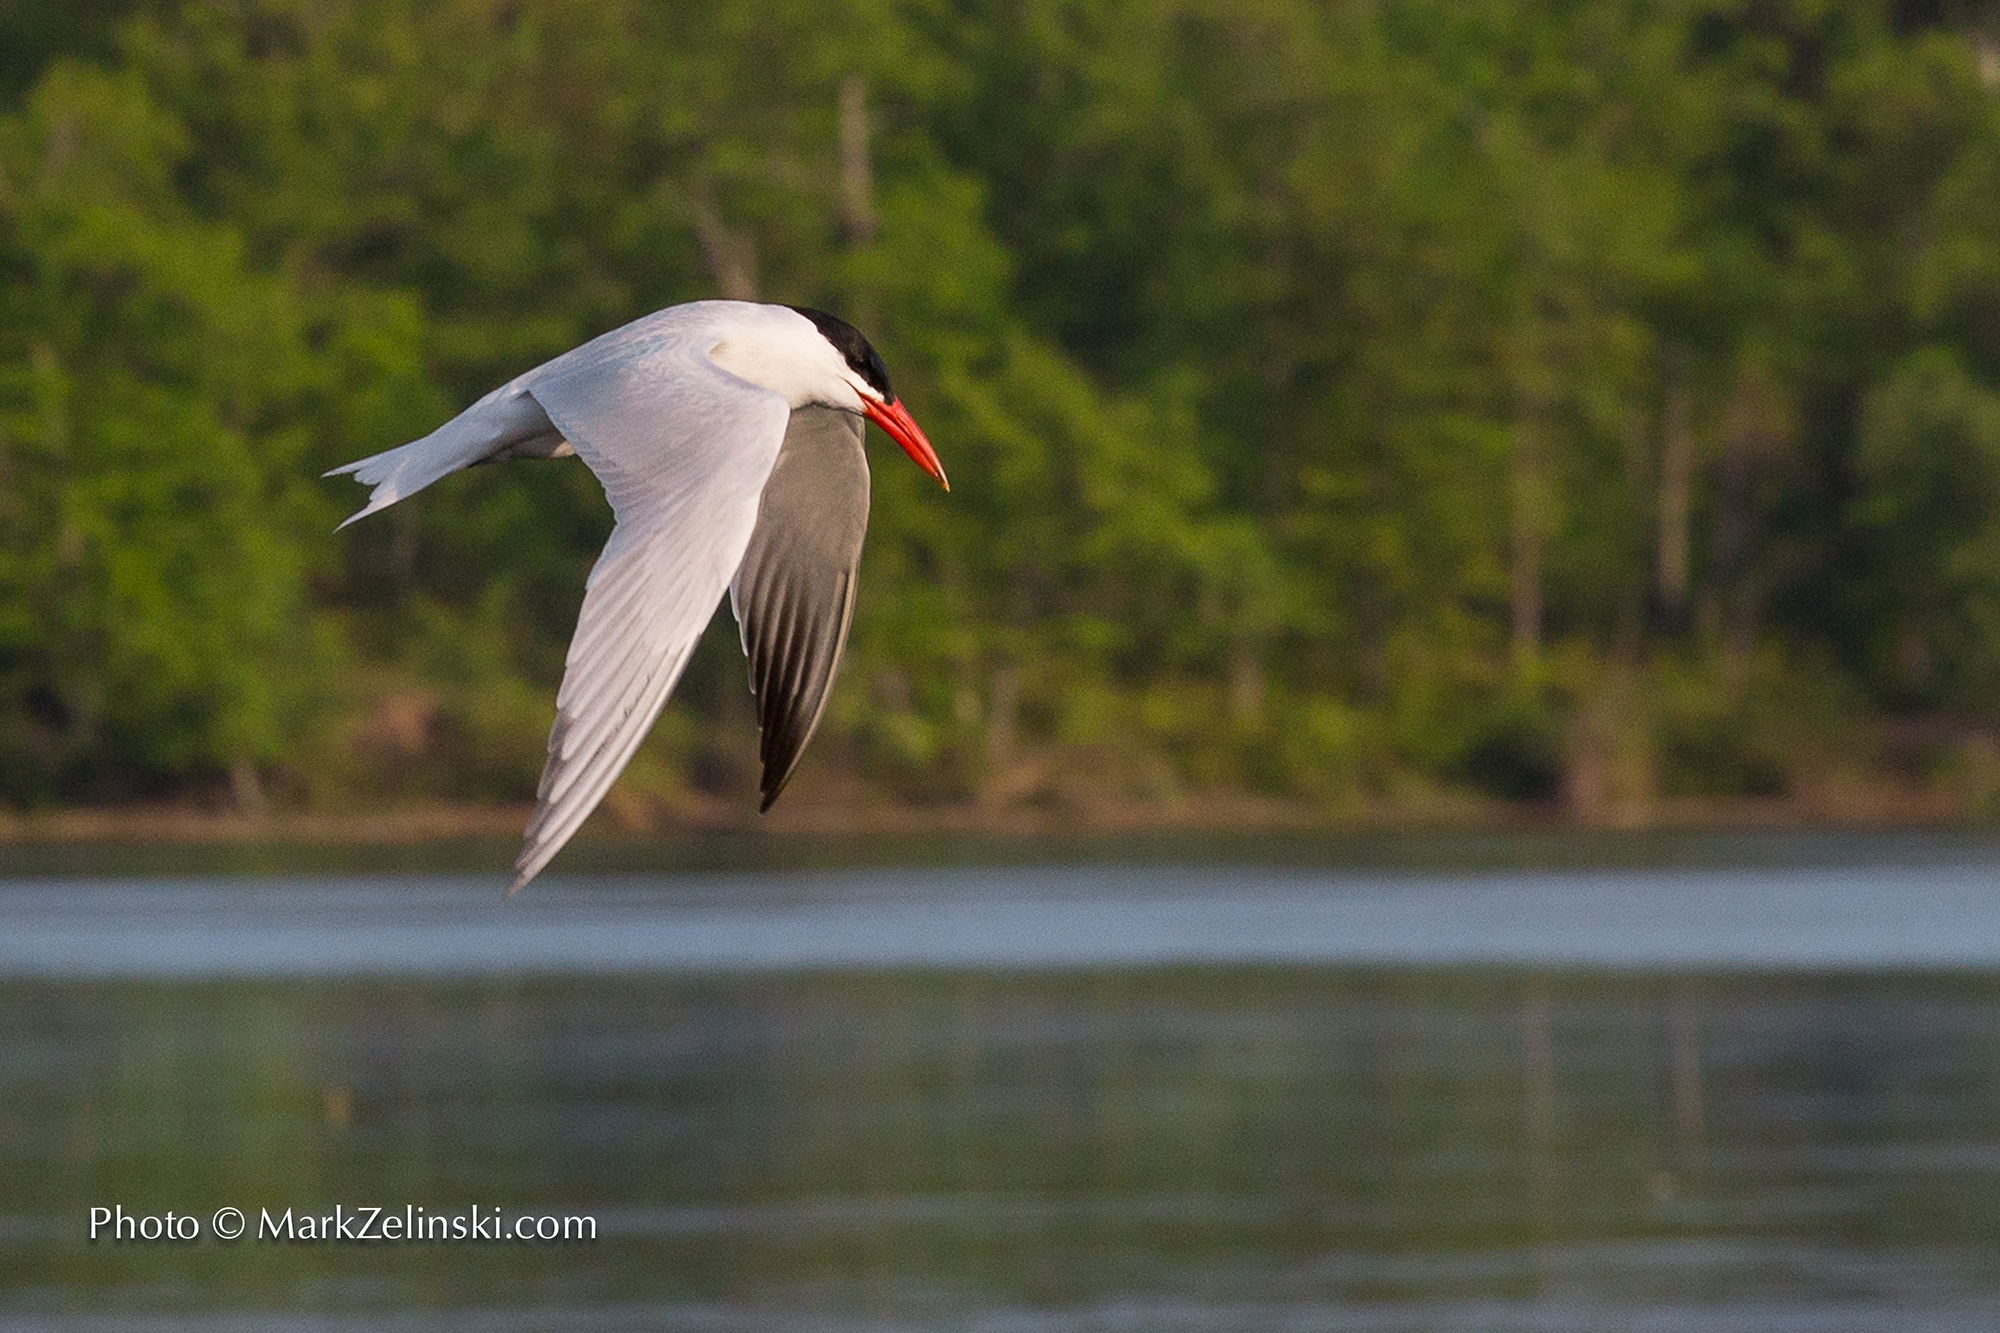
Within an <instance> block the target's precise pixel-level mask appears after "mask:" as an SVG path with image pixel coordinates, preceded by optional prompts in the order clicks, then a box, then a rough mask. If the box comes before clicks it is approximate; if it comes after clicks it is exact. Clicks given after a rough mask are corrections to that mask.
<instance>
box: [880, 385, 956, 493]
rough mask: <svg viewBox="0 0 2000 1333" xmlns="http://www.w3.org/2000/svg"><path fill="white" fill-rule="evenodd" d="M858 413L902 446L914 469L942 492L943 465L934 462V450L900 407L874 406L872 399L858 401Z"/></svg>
mask: <svg viewBox="0 0 2000 1333" xmlns="http://www.w3.org/2000/svg"><path fill="white" fill-rule="evenodd" d="M861 411H862V413H863V414H864V415H865V416H867V418H868V419H869V420H870V421H872V422H874V423H875V424H876V425H878V426H880V427H881V428H882V429H883V430H884V431H886V432H887V433H888V435H889V438H890V439H892V440H894V441H895V442H896V443H897V444H900V445H902V446H903V452H904V453H906V454H908V455H909V456H910V457H911V458H912V459H914V460H915V461H916V464H917V466H918V467H920V468H922V469H923V470H924V471H926V472H928V473H930V474H931V475H932V476H933V477H936V478H937V484H938V485H940V486H942V487H944V488H945V489H946V490H950V489H951V483H950V482H948V481H946V480H945V479H944V464H942V463H940V462H938V456H937V450H935V449H933V448H931V442H930V441H929V440H927V439H925V438H924V433H923V431H922V430H920V429H918V427H917V423H916V422H915V421H913V420H911V419H910V414H909V413H908V412H906V411H904V410H903V405H902V404H901V403H878V402H876V401H874V400H873V399H872V398H863V399H862V400H861Z"/></svg>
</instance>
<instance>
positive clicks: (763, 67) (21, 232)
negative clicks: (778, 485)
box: [0, 0, 2000, 818]
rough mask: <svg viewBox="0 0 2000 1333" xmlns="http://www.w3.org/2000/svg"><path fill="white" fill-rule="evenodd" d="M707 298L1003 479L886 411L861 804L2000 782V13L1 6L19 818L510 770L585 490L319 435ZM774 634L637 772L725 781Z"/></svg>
mask: <svg viewBox="0 0 2000 1333" xmlns="http://www.w3.org/2000/svg"><path fill="white" fill-rule="evenodd" d="M716 294H721V295H728V296H737V297H756V298H759V299H767V300H782V301H788V302H796V303H810V304H815V305H821V306H825V307H827V308H830V309H834V310H838V311H842V312H844V313H846V314H847V315H848V316H849V317H850V318H851V319H852V320H853V321H854V322H856V323H857V324H859V325H860V326H862V327H863V328H864V329H865V330H866V331H867V332H868V333H869V334H870V336H871V337H872V338H873V340H874V341H875V343H876V345H877V346H878V347H879V348H880V349H881V350H882V352H883V355H884V357H885V359H886V360H887V362H888V364H889V366H890V367H891V368H892V370H893V372H894V373H895V375H896V378H897V385H898V388H899V390H900V391H901V392H902V394H903V396H904V397H905V398H906V399H907V400H908V401H909V402H910V403H911V405H912V408H913V410H914V411H915V412H916V414H917V416H918V419H919V420H921V421H922V422H923V423H924V425H925V427H926V429H927V430H928V432H929V434H930V436H931V438H932V439H933V440H934V441H935V442H936V443H937V445H938V447H939V452H940V454H941V455H942V456H943V457H944V459H945V462H946V464H947V466H948V467H949V468H950V471H951V475H952V477H953V479H954V481H955V483H956V489H954V491H953V492H952V493H951V495H950V496H949V497H946V496H943V495H940V494H938V493H936V492H935V491H934V490H933V489H930V488H928V487H927V484H926V483H925V481H924V479H923V478H922V477H921V476H920V475H919V474H918V473H917V472H916V471H915V470H914V469H912V468H909V467H907V466H904V465H903V464H902V462H901V460H900V457H899V456H897V455H895V454H894V453H893V452H891V453H886V454H885V453H881V452H879V451H878V453H877V455H876V457H877V469H876V471H877V480H876V505H875V515H874V521H873V525H872V529H871V532H870V538H869V548H868V554H867V563H866V568H865V570H864V578H863V584H862V592H861V600H860V605H859V609H858V614H857V620H856V625H855V629H854V636H853V641H852V645H851V647H850V655H849V659H848V664H847V666H846V668H845V671H844V676H843V680H842V683H841V686H840V690H839V693H838V695H837V698H836V701H835V704H834V706H833V709H832V711H831V713H830V715H829V718H828V721H827V724H826V727H825V729H824V732H823V735H822V739H821V741H820V742H819V744H818V746H817V747H816V750H815V756H816V762H817V764H818V765H820V766H821V767H822V768H823V769H825V770H826V771H827V772H852V773H857V774H860V775H862V776H863V777H864V778H865V779H867V781H868V782H869V783H870V784H871V789H873V790H878V791H888V792H894V793H900V794H902V795H904V796H909V797H921V798H938V797H945V798H959V797H970V796H982V797H985V798H987V799H989V800H995V801H1013V800H1022V801H1055V802H1062V801H1065V800H1068V799H1069V798H1070V797H1071V796H1073V795H1074V796H1077V797H1078V799H1083V797H1082V796H1081V795H1080V793H1088V792H1091V791H1096V792H1101V793H1104V794H1109V795H1114V796H1125V797H1139V798H1152V799H1159V798H1172V797H1173V796H1175V795H1176V794H1177V793H1182V792H1186V791H1189V790H1197V789H1202V788H1212V787H1230V788H1246V787H1247V788H1252V789H1257V790H1263V791H1270V792H1277V793H1285V794H1292V795H1298V796H1303V797H1307V798H1310V799H1312V800H1316V801H1322V802H1325V803H1327V805H1328V806H1329V807H1330V808H1334V809H1338V808H1343V807H1351V806H1352V805H1354V804H1355V803H1367V802H1377V801H1386V802H1391V803H1394V802H1417V803H1418V804H1419V805H1421V804H1422V802H1424V801H1425V800H1427V799H1430V798H1431V797H1434V796H1440V795H1443V796H1449V794H1451V793H1454V792H1464V791H1474V792H1485V793H1488V794H1490V795H1494V796H1498V797H1502V798H1508V799H1545V798H1554V797H1557V796H1562V797H1564V798H1566V799H1567V800H1568V801H1569V802H1570V803H1571V805H1572V807H1573V808H1574V809H1576V810H1577V811H1578V812H1579V813H1580V814H1582V815H1584V816H1585V817H1591V818H1597V817H1617V815H1618V813H1619V812H1620V811H1632V810H1642V809H1643V808H1644V805H1645V803H1646V802H1647V801H1649V800H1651V799H1652V798H1654V797H1656V796H1659V795H1714V796H1733V795H1770V794H1779V793H1786V792H1796V791H1798V790H1800V789H1801V788H1802V787H1805V786H1809V785H1811V784H1812V783H1815V782H1822V781H1825V780H1827V779H1826V777H1825V775H1826V774H1828V773H1833V772H1839V773H1846V774H1849V775H1862V776H1865V775H1867V774H1871V773H1872V774H1880V773H1882V772H1885V771H1897V772H1905V775H1906V776H1909V775H1914V776H1916V777H1918V778H1921V779H1923V780H1925V781H1931V780H1934V779H1936V780H1943V779H1946V778H1949V777H1950V775H1951V774H1952V773H1956V772H1959V771H1961V770H1965V771H1970V772H1972V773H1973V774H1974V778H1973V779H1969V781H1972V784H1973V787H1974V788H1976V789H1977V792H1979V793H1987V792H1989V789H1993V788H1995V787H1996V786H2000V782H1996V779H1995V777H1994V776H1993V775H1994V774H1995V773H2000V752H1996V751H1995V750H1994V747H1993V746H1992V744H1991V742H1990V741H1988V740H1985V739H1983V737H1984V736H1985V729H1986V728H1987V727H1988V726H1989V725H1990V724H1993V723H1995V722H2000V15H1996V13H1995V11H1994V8H1993V7H1991V6H1986V5H1975V4H1970V3H1967V4H1958V5H1954V4H1950V3H1935V4H1922V3H1891V2H1890V0H1850V2H1848V3H1841V4H1830V3H1825V2H1824V0H1569V2H1567V3H1546V2H1543V3H1531V2H1530V0H1229V2H1228V3H1219V2H1217V0H902V2H901V3H896V2H893V0H816V2H815V3H811V4H807V3H798V2H797V0H775V2H774V3H772V4H768V5H762V6H744V5H738V4H732V3H727V2H725V0H676V3H673V4H655V3H645V2H643V0H360V2H357V3H334V2H333V0H237V2H235V3H182V4H176V3H168V2H166V0H71V3H68V4H64V5H60V6H58V5H55V4H53V3H24V4H21V5H16V6H14V7H13V8H12V9H10V10H9V11H7V13H6V15H5V16H4V17H0V800H4V801H6V802H9V803H14V804H36V803H48V802H64V801H96V800H116V799H125V798H132V797H147V796H161V795H184V794H189V793H197V794H198V793H200V792H203V791H219V792H221V791H230V790H232V789H233V791H234V794H235V798H236V799H237V800H238V801H239V802H242V803H245V804H249V805H253V806H254V805H256V804H258V803H259V802H261V801H262V800H263V799H264V793H265V792H266V791H267V790H268V791H272V792H274V793H276V794H277V795H278V796H279V797H281V798H282V799H286V800H295V801H303V802H312V803H317V804H322V805H324V804H340V803H355V802H360V803H368V802H375V801H381V800H398V799H411V798H419V797H426V796H448V797H468V798H480V799H486V798H501V797H527V796H529V795H531V794H532V792H533V788H534V782H535V778H536V775H537V773H538V771H539V767H540V762H541V756H542V746H543V740H544V737H545V734H546V727H547V724H548V719H549V716H550V713H551V709H552V703H551V698H552V691H551V686H552V684H553V682H554V681H555V680H556V678H557V677H558V676H559V674H560V670H561V663H562V656H563V650H564V646H565V644H566V641H567V637H568V634H569V631H570V628H571V625H572V623H573V617H574V614H575V609H576V606H577V604H578V602H579V601H580V598H581V595H582V587H583V578H584V575H585V572H586V571H587V569H588V567H589V564H590V562H591V560H592V558H593V557H594V555H595V553H596V551H597V548H598V546H599V544H600V543H601V541H602V539H603V536H604V534H605V532H606V530H607V527H608V521H609V520H608V514H607V512H606V510H605V507H604V505H603V503H602V500H601V497H600V494H599V492H598V489H597V487H596V485H595V482H594V480H593V479H592V478H591V477H590V476H589V474H588V473H587V472H586V471H585V470H584V469H583V468H582V467H581V466H579V465H577V464H575V463H574V462H570V463H560V462H555V463H529V464H514V465H512V466H509V467H506V468H492V469H478V470H475V471H473V472H469V473H466V474H462V475H460V476H458V477H455V478H451V479H449V480H448V481H446V482H444V483H441V484H440V485H439V486H437V487H436V488H434V489H433V490H432V491H431V492H428V493H426V494H425V495H424V496H423V497H422V498H421V500H419V501H417V502H415V503H411V504H405V505H402V506H398V507H397V508H395V509H393V510H391V511H390V512H389V513H387V514H386V515H384V516H382V517H381V518H378V519H371V520H370V521H369V522H367V523H365V524H361V525H357V527H356V528H354V529H350V530H348V531H347V532H344V533H342V534H340V535H339V536H335V535H334V534H333V531H332V529H333V526H334V524H335V522H337V521H338V519H339V518H340V517H341V516H342V515H344V514H345V513H347V512H349V511H350V510H351V509H352V508H353V507H356V506H358V504H359V503H360V501H361V497H362V492H361V491H360V490H359V489H358V488H355V487H352V486H351V485H349V484H347V483H344V482H339V481H321V480H319V479H318V474H319V473H320V472H321V471H322V470H324V469H325V468H327V467H330V466H332V465H334V464H337V463H341V462H345V461H348V460H350V459H352V458H355V457H359V456H361V455H363V454H367V453H372V452H375V451H378V450H380V449H383V448H386V447H389V446H391V445H394V444H398V443H401V442H403V441H405V440H408V439H411V438H414V437H415V436H417V435H420V434H422V433H424V432H425V431H427V430H429V429H430V428H431V427H433V426H434V425H436V424H437V423H438V422H439V421H441V420H442V419H444V418H445V417H446V416H448V415H450V414H451V413H452V412H453V411H455V410H457V409H458V408H459V407H461V406H463V405H464V404H465V403H466V402H468V401H470V400H471V399H472V398H473V397H475V396H477V395H478V394H479V393H481V392H483V391H484V390H485V389H487V388H489V387H491V386H492V385H493V384H495V383H498V382H500V381H501V380H504V379H506V378H507V377H509V376H511V375H513V374H515V373H518V372H519V371H520V370H522V369H525V368H527V367H528V366H531V365H533V364H535V363H537V362H538V361H541V360H543V359H545V358H547V357H549V356H551V355H554V354H555V353H557V352H560V351H562V350H564V349H565V348H567V347H569V346H571V345H573V344H575V343H577V342H579V341H582V340H583V339H585V338H587V337H589V336H591V335H592V334H594V333H597V332H599V331H602V330H604V329H606V328H609V327H612V326H614V325H616V324H619V323H621V322H623V321H625V320H627V319H630V318H633V317H635V316H637V315H639V314H642V313H644V312H646V311H648V310H652V309H655V308H658V307H660V306H663V305H667V304H671V303H673V302H677V301H683V300H689V299H694V298H697V297H703V296H709V295H716ZM878 443H879V442H878ZM731 637H732V635H731V634H730V633H729V631H728V630H727V628H726V625H724V626H721V627H719V628H718V630H717V632H716V633H715V634H713V635H712V636H711V638H712V640H713V642H711V643H709V644H707V645H705V648H704V652H703V654H702V655H701V657H700V658H699V659H698V661H697V665H696V667H695V669H694V670H693V671H692V672H691V673H690V677H689V680H688V681H687V682H686V683H685V684H684V685H683V688H682V695H681V701H680V702H679V703H677V704H676V705H675V706H674V707H673V708H671V709H670V710H669V714H668V717H667V719H666V720H665V721H664V722H663V724H662V726H661V728H660V732H659V735H658V737H657V738H656V740H655V742H654V743H653V744H652V745H651V746H650V747H649V749H648V750H647V751H646V752H645V753H644V754H643V755H642V757H641V760H640V762H639V763H638V764H636V765H635V769H634V773H633V776H632V777H631V778H630V779H628V781H627V784H626V791H627V792H628V800H629V799H650V798H659V799H666V800H671V798H672V796H673V793H675V792H676V791H679V790H683V789H685V788H686V787H687V786H689V785H690V784H692V785H694V786H698V787H706V788H710V789H714V790H730V789H732V788H734V787H737V786H742V787H746V788H747V786H748V785H749V776H750V775H749V764H750V759H751V756H752V755H753V754H754V750H752V749H751V748H749V747H747V746H745V745H743V744H742V742H741V736H740V734H739V733H740V732H741V731H742V730H743V729H744V728H747V727H748V726H749V725H750V723H749V717H750V710H749V705H748V699H747V694H746V690H745V683H744V676H743V672H742V668H741V665H740V663H739V662H738V661H736V660H735V649H734V646H733V644H732V643H731V642H730V639H731ZM1911 737H1915V738H1916V740H1915V741H1910V739H1909V738H1911ZM1899 738H1900V739H1899ZM812 766H813V764H812V763H811V762H809V764H808V767H809V768H810V767H812ZM1899 766H1900V768H1899ZM1981 774H1985V775H1986V776H1983V777H1982V776H1980V775H1981ZM1982 783H1983V784H1984V785H1983V786H1982V785H1981V784H1982ZM629 793H637V794H638V798H632V797H630V796H629ZM1978 799H1979V800H1985V799H1988V796H1987V795H1978Z"/></svg>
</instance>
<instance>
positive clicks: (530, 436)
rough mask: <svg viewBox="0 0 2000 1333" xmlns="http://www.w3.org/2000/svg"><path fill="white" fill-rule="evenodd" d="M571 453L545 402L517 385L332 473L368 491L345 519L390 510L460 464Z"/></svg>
mask: <svg viewBox="0 0 2000 1333" xmlns="http://www.w3.org/2000/svg"><path fill="white" fill-rule="evenodd" d="M559 452H567V447H566V446H565V445H564V443H563V438H562V433H561V432H560V431H558V430H557V429H556V428H555V426H554V425H553V424H552V423H551V422H550V421H549V417H548V414H547V413H546V412H544V411H542V405H541V404H540V403H538V402H536V401H535V400H534V398H532V397H531V396H530V395H529V394H528V392H527V391H526V390H524V389H519V388H516V387H515V386H513V385H509V386H507V387H506V388H505V389H501V390H496V391H495V392H493V393H490V394H488V395H486V397H484V398H482V399H480V400H479V401H478V402H476V403H474V404H473V405H472V406H471V407H468V408H466V409H465V411H463V412H461V413H459V414H458V415H457V416H455V417H453V418H452V419H451V420H450V421H447V422H445V423H444V424H443V425H442V426H439V427H438V428H437V429H436V430H434V431H432V432H431V433H430V434H428V435H426V436H424V437H423V438H422V439H421V440H412V441H411V442H410V443H408V444H405V445H402V446H400V447H399V448H395V449H389V450H385V451H384V452H382V453H379V454H372V455H370V456H369V457H367V458H362V459H358V460H356V461H355V462H352V463H347V464H344V465H342V466H340V467H337V468H334V469H333V470H332V471H331V472H328V473H327V474H326V475H327V476H329V477H339V476H352V477H353V478H354V479H355V480H356V481H358V482H360V483H361V484H362V485H364V486H371V487H373V488H374V489H373V490H372V491H370V492H369V495H368V503H367V505H366V506H364V507H363V508H362V509H361V510H360V511H359V512H357V513H355V514H354V515H353V516H352V517H350V518H349V519H348V520H347V523H342V524H341V525H340V526H341V527H343V528H344V527H346V526H347V524H348V523H352V522H354V521H355V520H356V519H363V518H366V517H368V516H369V515H370V514H372V513H375V512H376V511H377V510H380V509H387V508H388V507H389V506H390V505H392V504H394V503H396V501H398V500H400V499H402V498H404V497H405V496H409V495H415V494H416V493H417V492H418V491H420V490H422V489H423V488H424V487H426V486H428V485H430V484H431V483H432V482H434V481H436V480H437V479H438V478H439V477H443V476H447V475H449V474H450V473H453V472H456V471H458V470H459V469H460V468H467V467H471V466H472V465H473V464H474V463H483V462H485V461H486V460H488V459H491V458H513V457H516V456H519V455H522V454H534V455H541V456H549V455H552V454H556V453H559Z"/></svg>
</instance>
